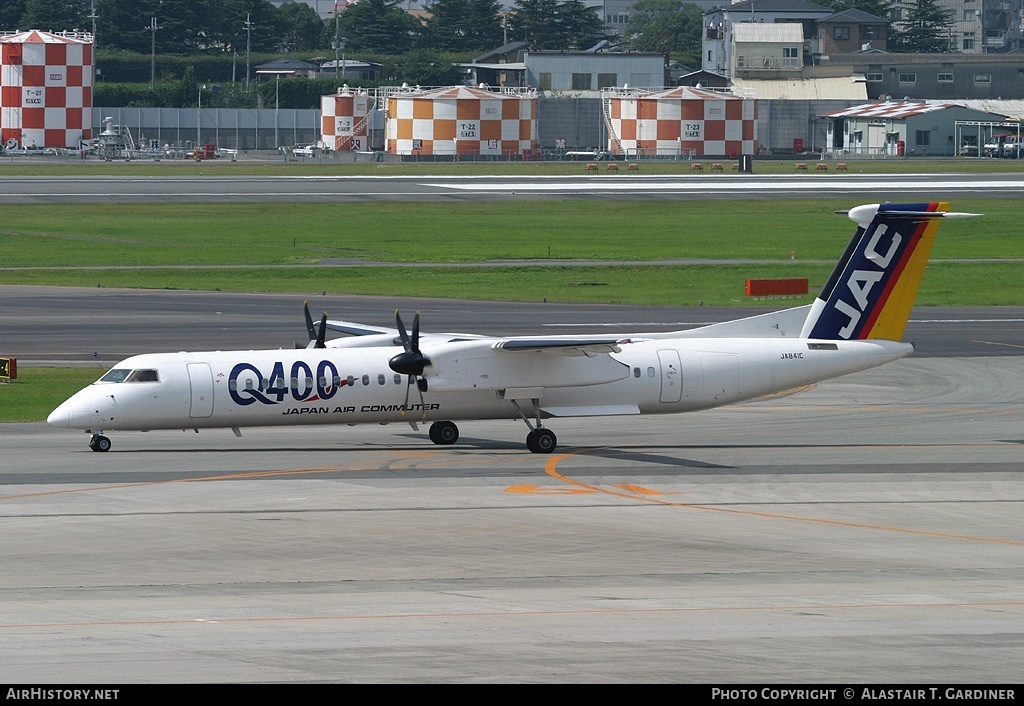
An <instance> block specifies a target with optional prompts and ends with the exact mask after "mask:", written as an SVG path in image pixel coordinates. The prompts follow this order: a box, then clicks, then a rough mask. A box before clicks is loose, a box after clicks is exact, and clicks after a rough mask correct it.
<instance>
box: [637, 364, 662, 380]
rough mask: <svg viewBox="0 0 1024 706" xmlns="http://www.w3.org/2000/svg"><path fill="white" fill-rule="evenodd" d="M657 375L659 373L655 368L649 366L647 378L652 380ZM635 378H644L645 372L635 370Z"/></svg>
mask: <svg viewBox="0 0 1024 706" xmlns="http://www.w3.org/2000/svg"><path fill="white" fill-rule="evenodd" d="M655 375H657V372H656V371H655V370H654V366H653V365H649V366H647V377H649V378H652V377H654V376H655ZM633 377H635V378H639V377H643V371H642V370H641V369H640V368H633Z"/></svg>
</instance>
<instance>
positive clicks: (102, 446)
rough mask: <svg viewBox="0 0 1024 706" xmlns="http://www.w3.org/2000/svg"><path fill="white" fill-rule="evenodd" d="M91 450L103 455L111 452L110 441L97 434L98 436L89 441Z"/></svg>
mask: <svg viewBox="0 0 1024 706" xmlns="http://www.w3.org/2000/svg"><path fill="white" fill-rule="evenodd" d="M89 448H90V449H92V450H93V451H99V452H101V453H105V452H107V451H110V439H108V438H107V437H105V436H103V435H102V434H97V435H96V436H94V437H92V438H91V439H89Z"/></svg>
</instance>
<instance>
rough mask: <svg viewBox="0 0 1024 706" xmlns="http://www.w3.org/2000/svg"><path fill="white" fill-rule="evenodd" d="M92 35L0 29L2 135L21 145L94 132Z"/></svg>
mask: <svg viewBox="0 0 1024 706" xmlns="http://www.w3.org/2000/svg"><path fill="white" fill-rule="evenodd" d="M92 48H93V47H92V35H89V34H83V33H75V32H63V33H58V34H52V33H49V32H40V31H39V30H32V31H29V32H17V33H13V34H6V35H0V137H2V141H3V143H4V144H9V143H10V142H11V141H12V140H13V141H15V142H17V144H18V145H20V146H21V147H23V148H28V147H32V146H33V145H34V146H36V147H72V148H74V149H78V147H79V145H80V141H81V140H83V139H89V138H91V137H92V62H93V54H92Z"/></svg>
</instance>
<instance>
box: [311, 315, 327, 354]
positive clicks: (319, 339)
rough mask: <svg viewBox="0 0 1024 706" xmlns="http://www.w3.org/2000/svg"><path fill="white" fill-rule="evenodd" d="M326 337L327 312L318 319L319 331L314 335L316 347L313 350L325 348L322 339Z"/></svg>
mask: <svg viewBox="0 0 1024 706" xmlns="http://www.w3.org/2000/svg"><path fill="white" fill-rule="evenodd" d="M326 335H327V312H326V311H325V312H324V315H323V316H322V317H320V331H318V332H317V335H316V346H314V347H315V348H326V347H327V344H326V343H324V337H325V336H326Z"/></svg>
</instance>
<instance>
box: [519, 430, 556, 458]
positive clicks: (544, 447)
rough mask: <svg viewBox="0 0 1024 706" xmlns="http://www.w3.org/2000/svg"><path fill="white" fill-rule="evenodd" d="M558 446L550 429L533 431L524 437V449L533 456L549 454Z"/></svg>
mask: <svg viewBox="0 0 1024 706" xmlns="http://www.w3.org/2000/svg"><path fill="white" fill-rule="evenodd" d="M556 446H558V437H556V436H555V432H553V431H551V430H550V429H534V430H533V431H531V432H530V433H529V434H527V435H526V448H528V449H529V450H530V451H531V452H533V453H535V454H549V453H551V452H552V451H554V450H555V447H556Z"/></svg>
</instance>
